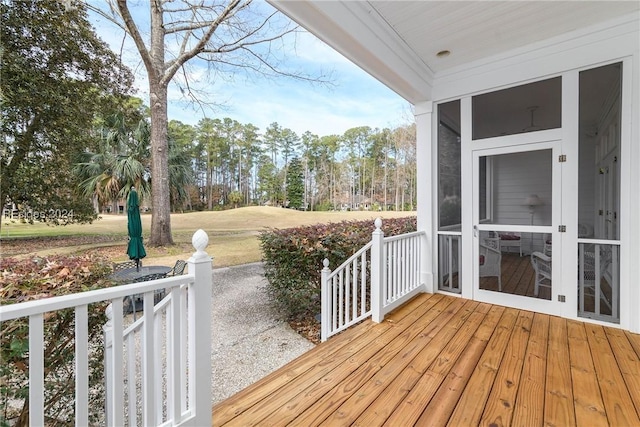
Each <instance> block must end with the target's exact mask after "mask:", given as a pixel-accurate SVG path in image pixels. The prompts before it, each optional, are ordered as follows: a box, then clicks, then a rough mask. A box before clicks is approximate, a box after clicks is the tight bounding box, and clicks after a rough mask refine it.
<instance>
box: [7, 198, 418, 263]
mask: <svg viewBox="0 0 640 427" xmlns="http://www.w3.org/2000/svg"><path fill="white" fill-rule="evenodd" d="M411 215H415V212H366V211H362V212H360V211H356V212H300V211H294V210H290V209H282V208H271V207H262V206H261V207H257V206H254V207H246V208H238V209H231V210H227V211H219V212H192V213H185V214H174V215H172V216H171V229H172V232H173V238H174V241H175V243H176V246H174V247H170V248H147V259H145V261H144V262H145V263H146V264H147V265H149V264H164V265H172V264H173V262H174V261H175V260H176V259H186V258H188V257H189V256H190V255H191V253H192V252H193V248H192V247H191V244H190V242H191V237H192V235H193V233H194V231H196V230H197V229H199V228H201V229H203V230H204V231H206V232H207V234H208V235H209V246H208V248H207V251H208V252H209V254H210V255H212V256H213V257H214V265H215V266H218V267H220V266H228V265H239V264H245V263H248V262H256V261H260V259H261V254H260V247H259V243H258V239H257V235H258V233H259V232H260V231H262V230H264V229H266V228H289V227H298V226H302V225H311V224H318V223H327V222H340V221H343V220H366V219H370V220H371V221H373V220H374V219H375V218H376V217H377V216H380V217H382V218H383V220H384V218H395V217H403V216H411ZM150 227H151V215H150V214H149V215H147V214H144V215H142V228H143V237H145V238H148V236H149V234H150ZM1 234H2V239H7V238H11V239H12V238H16V237H51V236H79V235H85V236H86V235H120V236H122V242H120V243H117V244H114V245H112V246H115V248H114V250H113V251H112V252H114V253H115V256H114V257H113V258H114V260H117V261H119V260H124V259H126V255H125V251H126V234H127V216H126V215H103V216H102V217H101V218H100V219H99V220H97V221H95V222H94V223H93V224H82V225H80V224H73V225H67V226H58V227H51V226H47V225H45V224H34V225H30V224H20V223H18V222H13V223H11V222H9V221H8V220H7V219H5V218H3V221H2V230H1ZM44 246H45V247H42V249H41V250H42V251H45V250H47V249H48V248H47V247H46V243H45V244H44ZM120 247H122V249H121V250H120ZM86 249H87V246H86V245H83V246H82V247H79V248H57V249H55V250H54V249H51V250H49V251H47V252H46V253H53V252H60V253H73V252H74V250H75V251H78V250H81V251H84V250H86ZM39 251H40V249H39ZM120 253H121V255H120Z"/></svg>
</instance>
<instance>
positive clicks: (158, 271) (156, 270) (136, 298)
mask: <svg viewBox="0 0 640 427" xmlns="http://www.w3.org/2000/svg"><path fill="white" fill-rule="evenodd" d="M170 271H171V267H167V266H164V265H151V266H148V267H140V268H125V269H123V270H119V271H116V272H115V273H113V274H112V275H111V276H109V277H110V278H111V280H113V281H114V282H117V283H118V284H125V283H134V282H138V281H146V280H150V278H151V277H153V278H154V279H157V278H158V277H159V276H160V277H166V275H167V274H168V273H169V272H170ZM146 276H150V278H149V279H144V278H145V277H146ZM140 279H143V280H140ZM163 297H164V289H159V290H157V291H156V295H155V298H154V300H156V299H157V300H160V299H162V298H163ZM125 300H128V302H129V304H128V305H127V306H126V307H125V310H124V312H125V313H126V314H128V313H131V312H133V320H134V321H135V320H136V312H137V311H142V298H141V295H130V296H129V297H127V298H125ZM155 302H156V303H157V301H155Z"/></svg>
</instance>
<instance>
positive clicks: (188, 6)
mask: <svg viewBox="0 0 640 427" xmlns="http://www.w3.org/2000/svg"><path fill="white" fill-rule="evenodd" d="M107 3H108V5H109V9H108V10H103V9H99V8H98V7H91V8H92V10H94V11H95V12H97V13H99V14H100V15H102V16H103V17H105V18H107V19H109V20H110V21H112V22H114V23H115V24H116V25H118V26H119V27H120V28H121V29H123V30H124V31H125V32H126V34H127V35H128V36H129V37H131V39H132V40H133V42H134V43H135V46H136V48H137V51H138V53H139V54H140V57H141V59H142V63H143V64H144V67H145V70H146V73H147V78H148V81H149V102H150V105H151V132H152V134H151V158H152V162H151V164H152V166H151V171H152V173H153V175H154V176H153V180H152V192H153V216H152V220H151V238H150V240H149V243H150V244H151V245H155V246H161V245H167V244H172V243H173V238H172V235H171V220H170V208H169V206H170V204H169V199H168V195H169V180H168V176H167V175H168V164H167V162H168V157H167V153H168V145H167V121H168V118H167V91H168V85H169V83H170V82H171V81H172V80H173V79H174V77H175V76H176V73H178V72H181V76H182V77H183V78H184V80H183V81H182V83H181V85H180V89H181V90H182V91H183V93H185V94H186V95H187V96H191V97H192V98H194V99H196V98H195V92H194V91H192V89H191V85H190V81H189V72H188V70H187V67H188V64H189V63H193V62H194V61H197V60H198V59H200V60H204V61H208V63H209V68H210V70H213V71H215V72H225V71H230V70H231V71H234V72H235V71H238V70H241V71H243V72H253V73H257V74H258V75H265V76H285V77H294V78H298V79H305V80H309V81H318V80H317V79H314V78H310V77H309V76H306V75H304V74H301V73H297V72H290V71H288V70H286V69H284V68H279V67H280V66H281V65H280V64H282V61H281V58H279V57H278V55H281V54H282V53H283V52H284V51H285V50H284V49H276V48H275V46H273V45H274V44H275V43H278V42H282V41H283V38H284V37H285V36H286V35H288V34H293V33H294V32H295V31H296V29H297V27H296V26H294V25H292V24H291V22H290V21H288V20H282V19H278V14H277V12H276V11H274V10H273V9H270V11H269V12H267V13H265V12H264V11H265V10H266V6H265V5H264V4H261V5H260V6H261V7H260V6H255V7H254V6H253V2H252V1H251V0H229V1H227V2H223V1H213V0H212V1H210V2H203V1H195V0H194V1H188V0H182V1H180V2H161V1H159V0H157V1H151V2H149V12H150V19H149V21H148V28H146V27H145V26H146V25H147V20H146V18H143V19H140V20H139V22H136V20H135V19H134V17H133V14H132V13H131V9H130V7H129V4H128V2H127V1H126V0H108V2H107ZM176 3H177V4H176ZM147 16H149V15H147ZM143 34H149V39H148V40H145V38H144V36H143ZM174 48H175V49H174Z"/></svg>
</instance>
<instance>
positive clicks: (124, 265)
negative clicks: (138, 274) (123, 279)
mask: <svg viewBox="0 0 640 427" xmlns="http://www.w3.org/2000/svg"><path fill="white" fill-rule="evenodd" d="M139 263H140V264H139V265H140V267H142V261H139ZM112 267H113V272H114V273H115V272H116V271H122V270H126V269H128V268H136V267H137V265H136V261H134V260H131V261H124V262H114V263H113V266H112Z"/></svg>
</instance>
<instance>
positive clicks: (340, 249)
mask: <svg viewBox="0 0 640 427" xmlns="http://www.w3.org/2000/svg"><path fill="white" fill-rule="evenodd" d="M374 229H375V227H374V225H373V221H371V220H367V221H342V222H339V223H330V224H317V225H312V226H307V227H298V228H288V229H283V230H277V229H270V230H266V231H263V232H262V233H260V246H261V248H262V255H263V259H264V261H265V276H266V278H267V280H268V285H267V292H268V294H269V296H270V298H271V299H272V301H273V302H274V303H275V304H276V305H277V306H278V307H279V308H280V309H281V310H283V311H284V313H285V314H286V315H287V316H288V317H290V318H294V317H299V316H304V315H314V314H316V313H319V312H320V279H321V271H322V261H323V260H324V259H325V258H327V259H328V260H329V263H330V264H329V265H330V266H331V268H336V267H338V266H339V265H340V264H342V263H343V262H344V261H345V260H347V258H349V257H350V256H351V255H353V254H354V253H355V252H357V251H358V250H359V249H360V248H362V247H363V246H364V245H366V244H367V243H368V242H369V241H370V240H371V233H372V232H373V231H374ZM415 230H416V217H407V218H394V219H386V220H384V221H383V224H382V231H383V232H384V234H385V236H394V235H398V234H403V233H409V232H412V231H415Z"/></svg>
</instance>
